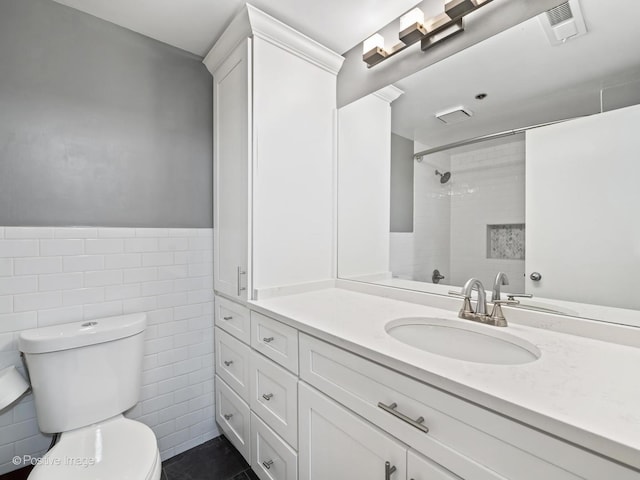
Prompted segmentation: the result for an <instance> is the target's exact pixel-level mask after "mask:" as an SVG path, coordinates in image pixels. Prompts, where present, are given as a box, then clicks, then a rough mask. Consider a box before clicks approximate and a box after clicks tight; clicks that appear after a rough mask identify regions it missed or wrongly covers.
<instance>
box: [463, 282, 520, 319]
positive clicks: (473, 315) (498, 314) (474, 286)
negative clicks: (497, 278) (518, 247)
mask: <svg viewBox="0 0 640 480" xmlns="http://www.w3.org/2000/svg"><path fill="white" fill-rule="evenodd" d="M505 277H506V275H505ZM474 290H477V291H478V301H477V302H476V309H475V311H474V310H473V307H472V306H471V295H472V293H473V291H474ZM461 295H462V296H463V297H464V301H463V304H462V308H461V309H460V312H459V313H458V317H460V318H462V319H464V320H471V321H473V322H480V323H485V324H487V325H493V326H495V327H506V326H507V319H506V318H504V313H503V312H502V306H501V305H504V304H508V305H513V304H516V303H518V301H517V300H495V299H492V300H493V301H492V303H493V309H492V310H491V315H488V314H487V294H486V292H485V290H484V286H483V285H482V282H481V281H480V280H478V279H477V278H470V279H469V280H467V283H465V284H464V287H462V292H461Z"/></svg>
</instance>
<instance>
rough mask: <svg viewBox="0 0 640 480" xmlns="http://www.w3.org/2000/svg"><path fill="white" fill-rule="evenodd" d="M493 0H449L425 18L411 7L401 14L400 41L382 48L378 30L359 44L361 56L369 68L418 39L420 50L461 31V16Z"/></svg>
mask: <svg viewBox="0 0 640 480" xmlns="http://www.w3.org/2000/svg"><path fill="white" fill-rule="evenodd" d="M491 1H492V0H450V1H449V2H447V3H445V5H444V12H443V13H441V14H439V15H437V16H435V17H432V18H428V19H426V20H425V16H424V12H423V11H422V10H421V9H420V8H414V9H413V10H410V11H409V12H407V13H405V14H404V15H402V16H401V17H400V31H399V34H398V38H399V39H400V43H398V44H396V45H395V46H393V47H392V48H391V49H390V50H387V49H385V45H384V38H383V37H382V35H380V34H379V33H376V34H375V35H373V36H371V37H369V38H368V39H367V40H365V41H364V43H363V45H362V47H363V48H362V60H363V61H364V62H365V63H366V64H367V68H371V67H373V66H375V65H377V64H379V63H380V62H382V61H384V60H386V59H387V58H390V57H392V56H393V55H395V54H396V53H400V52H401V51H402V50H404V49H405V48H407V47H409V46H411V45H413V44H414V43H417V42H421V48H422V50H423V51H425V50H428V49H429V48H431V47H433V46H434V45H436V44H437V43H440V42H441V41H443V40H445V39H447V38H450V37H452V36H454V35H456V34H458V33H462V32H463V31H464V24H463V20H462V19H463V17H465V16H466V15H468V14H470V13H471V12H473V11H475V10H477V9H478V8H480V7H482V6H484V5H486V4H487V3H490V2H491Z"/></svg>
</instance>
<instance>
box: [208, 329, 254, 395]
mask: <svg viewBox="0 0 640 480" xmlns="http://www.w3.org/2000/svg"><path fill="white" fill-rule="evenodd" d="M215 339H216V340H215V344H216V348H215V352H216V373H217V374H218V375H219V376H220V377H221V378H222V379H223V380H224V381H225V382H227V384H228V385H229V386H230V387H231V388H233V389H234V390H235V391H236V393H237V394H238V395H240V396H241V397H242V398H243V399H244V400H245V401H246V402H248V401H249V364H250V360H249V359H250V358H251V349H250V348H249V347H248V346H247V345H245V344H244V343H242V342H240V341H239V340H236V339H235V338H233V337H232V336H231V335H229V334H228V333H226V332H224V331H222V330H220V329H219V328H216V329H215Z"/></svg>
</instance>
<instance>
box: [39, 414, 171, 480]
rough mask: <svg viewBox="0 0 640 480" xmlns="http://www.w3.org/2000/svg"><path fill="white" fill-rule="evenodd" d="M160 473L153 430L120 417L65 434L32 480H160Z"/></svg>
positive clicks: (160, 467)
mask: <svg viewBox="0 0 640 480" xmlns="http://www.w3.org/2000/svg"><path fill="white" fill-rule="evenodd" d="M161 469H162V464H161V461H160V454H159V452H158V447H157V445H156V437H155V435H154V434H153V432H152V431H151V429H150V428H149V427H147V426H146V425H144V424H143V423H140V422H136V421H134V420H129V419H126V418H124V417H123V416H121V415H119V416H117V417H115V418H112V419H109V420H106V421H104V422H101V423H98V424H95V425H91V426H89V427H83V428H79V429H77V430H72V431H70V432H65V433H63V434H62V435H61V438H60V440H59V441H58V443H57V444H56V445H55V446H54V447H53V448H52V449H51V450H49V451H48V452H47V453H46V455H45V456H44V457H42V458H41V459H40V460H39V462H38V464H37V465H36V467H35V468H34V469H33V470H32V471H31V474H30V475H29V480H90V479H96V480H98V479H99V480H107V479H108V480H111V479H113V480H158V479H159V478H160V474H161Z"/></svg>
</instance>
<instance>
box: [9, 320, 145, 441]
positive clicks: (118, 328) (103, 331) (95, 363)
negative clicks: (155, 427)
mask: <svg viewBox="0 0 640 480" xmlns="http://www.w3.org/2000/svg"><path fill="white" fill-rule="evenodd" d="M145 326H146V315H145V314H143V313H141V314H133V315H122V316H117V317H109V318H102V319H99V320H93V321H88V322H77V323H67V324H64V325H55V326H51V327H44V328H36V329H33V330H25V331H23V332H22V333H21V334H20V336H19V339H18V345H19V348H20V351H21V352H22V353H24V357H25V360H26V363H27V369H28V372H29V377H30V381H31V388H32V390H33V397H34V401H35V407H36V413H37V418H38V426H39V427H40V430H41V431H42V432H45V433H58V432H67V431H69V430H74V429H76V428H80V427H84V426H87V425H91V424H93V423H97V422H99V421H101V420H105V419H107V418H110V417H113V416H115V415H118V414H120V413H123V412H124V411H126V410H128V409H129V408H131V407H133V406H134V405H135V404H136V403H137V401H138V397H139V395H140V384H141V375H142V357H143V352H144V329H145Z"/></svg>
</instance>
